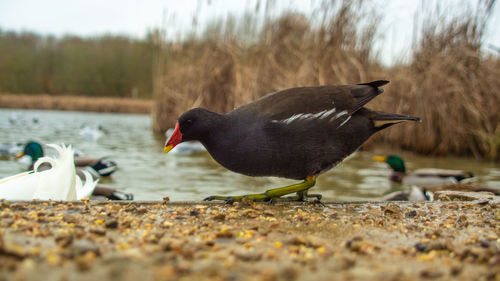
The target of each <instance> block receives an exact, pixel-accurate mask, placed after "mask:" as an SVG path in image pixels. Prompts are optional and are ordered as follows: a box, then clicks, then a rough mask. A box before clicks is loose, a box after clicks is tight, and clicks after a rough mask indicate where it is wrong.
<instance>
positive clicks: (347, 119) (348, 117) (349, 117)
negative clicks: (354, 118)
mask: <svg viewBox="0 0 500 281" xmlns="http://www.w3.org/2000/svg"><path fill="white" fill-rule="evenodd" d="M349 119H351V115H349V116H347V118H346V119H345V120H344V122H342V123H341V124H340V125H339V126H338V127H337V129H338V128H340V127H342V126H343V125H344V124H345V123H347V121H349Z"/></svg>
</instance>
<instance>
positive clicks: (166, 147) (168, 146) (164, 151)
mask: <svg viewBox="0 0 500 281" xmlns="http://www.w3.org/2000/svg"><path fill="white" fill-rule="evenodd" d="M172 148H174V146H173V145H167V146H165V148H164V149H163V153H168V152H169V151H170V150H172Z"/></svg>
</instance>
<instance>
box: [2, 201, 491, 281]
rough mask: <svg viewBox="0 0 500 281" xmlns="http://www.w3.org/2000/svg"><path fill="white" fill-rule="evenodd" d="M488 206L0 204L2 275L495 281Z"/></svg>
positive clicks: (9, 277)
mask: <svg viewBox="0 0 500 281" xmlns="http://www.w3.org/2000/svg"><path fill="white" fill-rule="evenodd" d="M499 221H500V211H499V209H498V203H493V202H492V201H490V202H488V201H486V202H485V201H475V202H437V203H436V202H435V203H418V204H414V203H396V204H395V203H349V204H326V205H325V206H318V205H310V204H276V205H274V206H268V205H266V204H242V203H239V204H238V203H237V204H235V205H233V206H227V205H223V204H200V203H163V202H144V203H140V202H133V203H123V202H74V203H57V202H33V203H23V202H16V203H9V202H5V201H4V202H1V203H0V276H3V277H4V278H5V279H2V280H84V279H86V280H88V279H91V278H92V279H94V280H138V279H140V280H141V281H147V280H178V279H180V278H186V280H331V279H335V278H341V279H346V278H348V279H349V280H420V279H421V280H427V279H433V280H451V279H453V280H499V278H500V240H499V233H500V223H499Z"/></svg>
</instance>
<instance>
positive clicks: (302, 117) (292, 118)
mask: <svg viewBox="0 0 500 281" xmlns="http://www.w3.org/2000/svg"><path fill="white" fill-rule="evenodd" d="M336 110H337V109H336V108H332V109H329V110H326V109H325V110H323V111H320V112H316V113H299V114H294V115H292V116H290V117H288V118H286V119H283V120H272V121H271V122H273V123H276V122H283V123H285V124H290V123H292V122H294V121H296V120H306V119H326V118H330V116H331V115H332V114H334V113H335V111H336ZM346 114H347V111H346V110H343V111H341V112H339V113H337V115H335V116H334V117H332V118H331V119H330V121H334V120H336V119H338V118H339V117H341V116H343V115H346Z"/></svg>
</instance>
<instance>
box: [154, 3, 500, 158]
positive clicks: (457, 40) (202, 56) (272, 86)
mask: <svg viewBox="0 0 500 281" xmlns="http://www.w3.org/2000/svg"><path fill="white" fill-rule="evenodd" d="M489 8H491V6H490V7H489ZM370 12H371V11H370ZM483 12H484V11H483ZM486 12H487V11H486ZM370 14H371V13H370ZM430 16H434V18H432V17H431V18H425V20H424V21H423V22H427V23H428V24H427V25H425V26H424V27H423V29H422V30H421V35H422V36H421V39H420V41H419V43H418V44H417V47H416V48H415V49H414V50H413V56H412V59H411V61H410V62H409V63H408V64H402V65H396V66H393V67H391V68H384V67H382V66H380V65H379V64H378V63H377V61H376V60H375V58H374V57H373V54H372V48H373V41H374V38H375V35H376V31H377V17H376V16H375V17H368V16H367V15H366V12H365V11H364V9H362V8H361V3H360V2H358V1H330V2H326V4H324V5H323V6H322V10H321V11H319V14H315V19H320V22H319V24H318V23H317V20H314V21H313V19H308V18H306V17H305V16H304V15H301V14H284V15H282V16H281V17H280V18H278V19H276V20H269V21H268V23H267V24H266V25H265V26H264V28H263V29H262V31H261V32H260V33H258V34H257V35H255V34H253V35H251V36H249V35H247V36H248V37H255V38H257V39H256V42H254V43H251V44H248V43H242V42H244V41H245V40H243V39H242V38H241V36H240V37H239V36H238V35H235V34H234V33H230V32H228V33H227V34H223V36H220V34H221V33H223V32H220V30H219V32H215V33H216V34H218V36H219V37H217V36H216V37H215V38H210V37H203V38H191V39H189V40H185V41H183V42H177V43H166V42H162V44H163V45H162V47H161V48H159V49H160V50H162V51H161V52H160V54H159V55H160V57H159V59H157V66H156V71H155V72H156V73H155V75H154V81H155V82H154V85H155V86H154V92H155V93H154V95H155V104H154V107H153V127H154V130H155V131H156V132H159V133H161V132H164V131H165V130H166V129H168V128H169V127H171V126H173V124H174V122H175V120H176V119H177V117H178V116H179V115H180V114H182V113H183V112H184V111H186V110H188V109H189V108H192V107H196V106H202V107H206V108H209V109H211V110H214V111H217V112H221V113H223V112H227V111H230V110H231V109H232V108H234V107H236V106H239V105H242V104H244V103H247V102H249V101H251V100H254V99H255V98H258V97H260V96H262V95H264V94H266V93H270V92H273V91H276V90H280V89H284V88H290V87H294V86H305V85H324V84H351V83H359V82H366V81H370V80H375V79H387V80H391V83H390V84H389V85H388V86H387V87H386V92H385V93H384V95H383V96H382V97H379V98H377V99H375V100H374V101H373V102H372V103H370V106H369V107H372V108H375V109H378V110H384V111H390V112H396V113H404V114H411V115H415V116H419V117H421V118H422V120H423V122H422V123H421V124H405V125H400V126H396V127H394V128H391V129H389V130H387V131H385V132H384V133H382V134H379V135H378V136H377V137H376V138H374V141H376V142H377V141H378V142H382V141H383V142H385V143H388V144H391V145H393V146H398V147H401V148H405V149H409V150H413V151H417V152H420V153H425V154H433V155H446V154H461V155H463V154H468V155H474V156H476V157H487V158H492V159H498V158H499V156H500V152H499V147H500V126H499V125H498V124H499V123H500V122H499V121H500V115H499V114H498V113H497V112H498V109H497V107H498V104H499V102H500V93H499V89H500V80H499V79H498V77H500V67H499V65H500V60H499V59H498V57H496V58H494V57H486V58H485V57H484V56H482V54H481V42H482V41H481V40H482V36H483V30H484V26H485V21H486V19H487V17H486V16H484V14H483V17H481V15H480V14H479V13H478V14H475V15H467V16H458V17H455V18H454V19H452V20H450V21H444V22H442V21H441V22H440V21H439V20H440V17H439V15H438V16H435V15H433V14H432V15H430ZM360 22H363V23H368V24H367V25H365V26H364V27H363V26H360ZM218 26H219V27H220V26H224V25H223V24H219V25H218Z"/></svg>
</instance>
